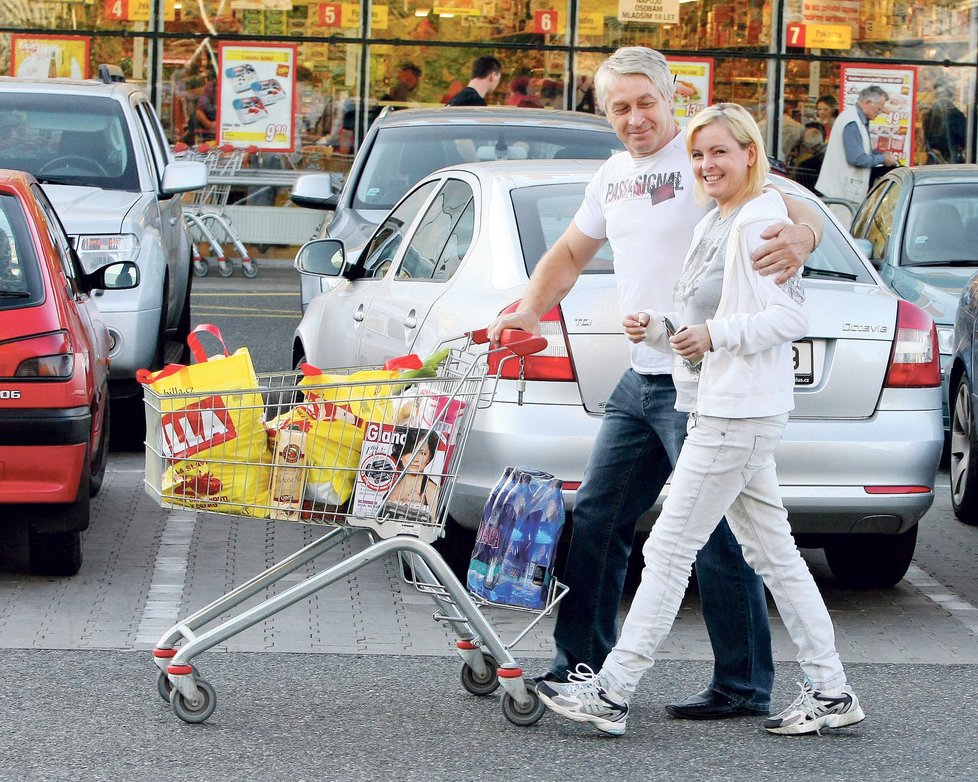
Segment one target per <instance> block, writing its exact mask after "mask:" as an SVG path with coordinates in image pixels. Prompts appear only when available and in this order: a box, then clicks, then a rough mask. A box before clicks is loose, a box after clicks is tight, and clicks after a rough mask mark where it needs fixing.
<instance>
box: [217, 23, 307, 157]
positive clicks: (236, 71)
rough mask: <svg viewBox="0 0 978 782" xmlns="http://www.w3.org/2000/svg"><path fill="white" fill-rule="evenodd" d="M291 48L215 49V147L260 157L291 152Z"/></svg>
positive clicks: (294, 107)
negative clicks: (243, 150) (249, 149)
mask: <svg viewBox="0 0 978 782" xmlns="http://www.w3.org/2000/svg"><path fill="white" fill-rule="evenodd" d="M296 48H297V47H296V46H295V45H294V44H263V43H230V42H224V43H221V44H220V46H219V48H218V63H219V66H218V73H219V78H218V81H217V127H218V136H217V143H218V144H222V145H223V144H231V145H232V146H235V147H248V146H255V147H258V149H260V150H262V151H263V152H292V151H294V150H295V132H294V130H295V128H294V125H295V116H296V112H297V106H298V100H297V95H296V86H295V64H296Z"/></svg>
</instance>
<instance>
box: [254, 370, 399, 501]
mask: <svg viewBox="0 0 978 782" xmlns="http://www.w3.org/2000/svg"><path fill="white" fill-rule="evenodd" d="M302 373H303V378H302V380H301V381H300V382H299V387H300V388H302V389H303V400H302V402H301V403H300V404H298V405H296V406H295V407H294V408H293V409H292V410H289V411H288V412H287V413H284V414H282V415H280V416H279V417H278V418H276V419H275V420H273V421H271V422H270V424H269V429H270V432H271V435H272V437H274V436H275V435H276V434H277V432H279V431H282V430H284V429H298V430H300V431H303V432H305V433H306V464H307V465H309V469H308V472H307V473H306V485H305V498H306V499H307V500H310V501H312V502H316V503H323V504H325V505H342V504H344V503H345V502H346V501H347V500H349V499H350V496H351V495H352V494H353V486H354V484H355V483H356V477H357V467H358V465H359V464H360V451H361V449H362V446H363V430H364V424H365V422H367V421H380V422H384V421H391V422H392V421H393V418H394V416H395V415H396V412H395V411H396V408H397V401H398V400H396V399H394V394H395V393H396V392H397V390H398V389H399V388H400V387H401V386H400V385H396V384H393V383H391V382H388V381H391V380H394V379H396V378H398V377H400V373H399V372H397V371H393V370H383V369H377V370H372V369H371V370H360V371H358V372H353V373H352V374H348V375H340V374H332V373H328V372H323V371H322V370H321V369H319V368H318V367H314V366H313V365H312V364H303V365H302Z"/></svg>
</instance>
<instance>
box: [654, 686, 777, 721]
mask: <svg viewBox="0 0 978 782" xmlns="http://www.w3.org/2000/svg"><path fill="white" fill-rule="evenodd" d="M666 713H667V714H669V716H670V717H675V718H676V719H679V720H725V719H729V718H730V717H753V716H758V715H760V714H762V712H758V711H752V710H750V709H748V708H745V707H744V706H738V705H737V704H736V703H733V702H732V701H731V700H730V699H729V698H727V697H726V696H725V695H721V694H720V693H718V692H716V691H715V690H711V689H710V688H709V687H707V688H706V689H705V690H703V691H702V692H698V693H696V694H695V695H691V696H690V697H688V698H687V699H686V700H684V701H680V702H679V703H670V704H669V705H668V706H666Z"/></svg>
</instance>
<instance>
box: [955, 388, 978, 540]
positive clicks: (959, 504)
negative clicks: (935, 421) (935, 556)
mask: <svg viewBox="0 0 978 782" xmlns="http://www.w3.org/2000/svg"><path fill="white" fill-rule="evenodd" d="M975 424H976V422H975V411H974V408H973V407H972V404H971V388H970V387H969V385H968V378H967V377H966V376H965V375H962V376H961V377H960V379H959V380H958V387H957V390H956V391H955V392H954V406H953V409H952V410H951V464H950V477H951V507H952V508H953V509H954V515H955V516H957V517H958V519H959V520H960V521H963V522H964V523H965V524H978V434H976V432H975Z"/></svg>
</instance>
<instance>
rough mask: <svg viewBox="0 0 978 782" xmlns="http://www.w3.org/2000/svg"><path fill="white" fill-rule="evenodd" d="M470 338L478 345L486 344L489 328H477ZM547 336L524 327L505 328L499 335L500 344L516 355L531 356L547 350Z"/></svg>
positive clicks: (470, 334) (471, 332)
mask: <svg viewBox="0 0 978 782" xmlns="http://www.w3.org/2000/svg"><path fill="white" fill-rule="evenodd" d="M468 336H469V338H470V339H471V340H472V342H473V343H474V344H476V345H485V344H486V343H487V342H488V341H489V330H488V329H477V330H475V331H470V332H469V333H468ZM548 344H549V343H548V342H547V338H546V337H540V336H537V335H536V334H531V333H530V332H528V331H523V330H522V329H503V330H502V332H501V333H500V335H499V346H500V347H503V348H507V349H508V350H509V351H510V352H511V353H512V354H513V355H515V356H529V355H531V354H533V353H539V352H540V351H541V350H545V349H546V347H547V345H548Z"/></svg>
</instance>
